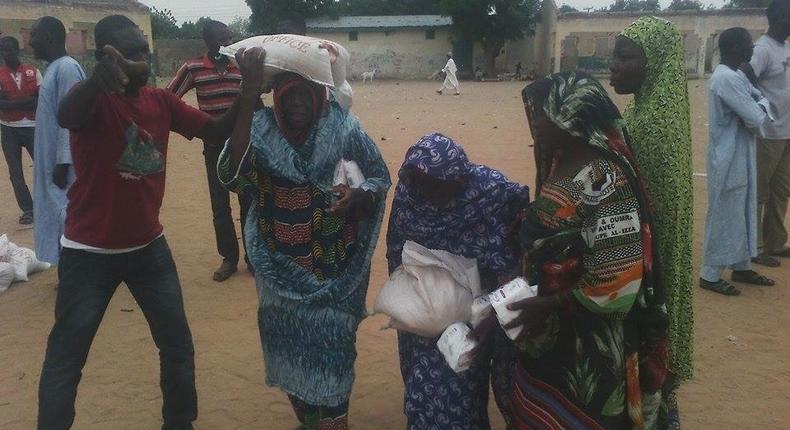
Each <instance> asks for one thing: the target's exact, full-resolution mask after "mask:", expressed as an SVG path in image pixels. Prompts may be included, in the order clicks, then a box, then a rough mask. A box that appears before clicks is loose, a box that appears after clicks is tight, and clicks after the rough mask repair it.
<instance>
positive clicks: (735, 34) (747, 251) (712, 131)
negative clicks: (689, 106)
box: [699, 27, 774, 296]
mask: <svg viewBox="0 0 790 430" xmlns="http://www.w3.org/2000/svg"><path fill="white" fill-rule="evenodd" d="M719 52H721V64H720V65H718V66H717V67H716V70H715V71H714V72H713V76H712V77H711V78H710V81H709V83H708V86H709V90H708V124H710V125H709V127H708V163H707V172H708V216H707V220H706V222H705V248H704V249H705V252H704V261H703V266H702V271H701V273H700V281H699V282H700V287H702V288H704V289H707V290H711V291H714V292H717V293H720V294H725V295H730V296H736V295H739V294H740V293H741V292H740V290H738V289H737V288H735V287H734V286H733V285H732V284H730V283H729V282H727V281H725V280H724V279H722V278H721V275H722V272H723V271H724V269H725V268H731V269H732V270H733V272H732V280H733V281H735V282H743V283H747V284H756V285H765V286H770V285H773V284H774V282H773V281H772V280H770V279H768V278H766V277H765V276H761V275H760V274H758V273H757V272H755V271H753V270H751V269H752V268H751V264H752V263H751V260H750V259H751V258H752V257H755V256H756V255H757V172H756V170H757V154H756V146H755V145H756V135H757V134H759V133H760V128H761V127H762V126H763V124H764V123H765V122H766V121H769V122H770V120H769V119H768V114H767V108H768V107H769V104H768V101H767V100H766V99H765V98H763V97H762V94H760V92H759V91H757V90H756V89H755V88H754V87H753V86H752V84H751V83H750V82H749V79H748V78H747V77H746V75H745V74H744V73H743V72H741V71H740V70H738V68H739V67H740V65H741V64H743V63H746V62H748V61H749V59H750V58H751V56H752V38H751V36H750V35H749V32H748V31H746V30H745V29H743V28H739V27H736V28H731V29H728V30H725V31H724V32H722V33H721V35H720V36H719ZM755 99H756V100H755ZM758 101H759V102H760V103H762V106H761V105H760V104H758Z"/></svg>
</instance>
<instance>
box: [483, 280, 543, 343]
mask: <svg viewBox="0 0 790 430" xmlns="http://www.w3.org/2000/svg"><path fill="white" fill-rule="evenodd" d="M537 295H538V286H537V285H529V284H527V281H526V280H525V279H524V278H516V279H514V280H512V281H510V282H508V283H507V284H505V285H504V286H502V287H501V288H500V289H498V290H496V291H494V292H493V293H491V294H490V295H489V299H490V300H491V306H493V308H494V311H496V316H497V319H498V320H499V324H500V325H501V326H503V327H504V326H506V325H507V324H509V323H510V322H511V321H513V320H514V319H516V317H518V316H519V315H521V312H522V311H511V310H510V309H508V308H507V307H508V305H510V304H512V303H515V302H518V301H521V300H524V299H529V298H531V297H536V296H537ZM522 329H523V327H513V328H511V329H509V330H505V333H507V337H509V338H510V339H511V340H516V338H517V337H518V335H519V334H520V333H521V330H522Z"/></svg>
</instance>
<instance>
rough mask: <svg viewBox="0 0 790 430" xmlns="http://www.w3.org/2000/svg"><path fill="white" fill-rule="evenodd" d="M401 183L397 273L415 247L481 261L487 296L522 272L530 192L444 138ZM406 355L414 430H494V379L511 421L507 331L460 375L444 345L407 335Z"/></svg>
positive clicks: (393, 260)
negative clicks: (521, 241)
mask: <svg viewBox="0 0 790 430" xmlns="http://www.w3.org/2000/svg"><path fill="white" fill-rule="evenodd" d="M399 179H400V180H399V183H398V186H397V188H396V191H395V198H394V201H393V204H392V211H391V214H390V221H389V229H388V231H387V262H388V263H389V270H390V272H392V271H394V270H395V269H396V268H397V267H398V266H400V264H401V253H402V251H403V244H404V243H405V242H406V241H407V240H411V241H414V242H417V243H419V244H420V245H422V246H425V247H427V248H430V249H441V250H444V251H448V252H452V253H454V254H458V255H462V256H464V257H466V258H475V259H476V260H477V264H478V267H479V268H480V277H481V280H482V282H483V289H484V290H491V289H493V288H495V287H496V286H497V285H499V284H500V283H501V282H502V281H503V280H504V279H506V278H507V277H508V275H509V274H510V273H512V272H513V271H514V269H516V266H517V260H518V258H517V252H516V250H515V249H514V248H513V247H512V246H511V240H510V238H509V236H510V233H511V228H510V227H511V225H512V224H513V222H514V220H515V219H516V217H517V216H518V214H519V212H520V210H521V209H522V208H523V207H524V206H526V204H527V203H528V202H529V188H528V187H526V186H522V185H519V184H517V183H514V182H511V181H509V180H508V179H507V178H506V177H505V176H504V175H503V174H502V173H500V172H499V171H497V170H494V169H491V168H488V167H486V166H481V165H477V164H473V163H471V162H470V161H469V159H468V158H467V156H466V153H465V152H464V150H463V148H462V147H461V146H460V145H458V144H456V143H455V142H453V140H452V139H450V138H449V137H446V136H443V135H441V134H439V133H433V134H429V135H427V136H424V137H423V138H422V139H420V141H419V142H417V143H416V144H415V145H413V146H412V147H411V148H409V150H408V152H407V153H406V159H405V161H404V162H403V166H402V167H401V169H400V173H399ZM499 341H501V342H499ZM494 343H496V344H497V345H496V347H494ZM398 347H399V352H400V363H401V374H402V376H403V381H404V384H405V395H404V402H405V404H404V410H405V413H406V416H407V419H408V424H407V428H410V429H411V428H415V429H418V428H419V429H422V428H432V429H439V430H442V429H470V430H471V429H481V430H485V429H489V428H490V426H489V422H488V412H487V409H488V383H489V378H492V382H491V383H492V385H493V386H494V394H495V397H497V403H499V406H500V410H502V412H503V414H504V415H505V416H506V418H508V416H509V414H508V413H507V409H508V407H507V405H506V404H504V403H502V402H503V401H506V400H507V395H506V392H507V387H509V376H508V374H509V368H510V367H511V366H510V365H511V364H512V363H513V362H512V360H513V357H514V354H513V350H512V347H511V346H510V343H509V342H506V338H505V337H504V334H503V333H500V332H499V330H498V331H497V334H496V335H495V336H490V337H489V341H488V342H487V344H486V345H485V346H484V348H483V351H482V353H481V356H480V357H479V359H478V362H477V364H476V365H474V366H473V367H472V368H471V369H470V370H469V371H466V372H462V373H460V374H456V373H455V372H453V371H452V369H450V367H449V366H447V364H446V363H445V361H444V358H443V357H442V354H441V353H440V352H439V350H438V349H437V347H436V339H428V338H424V337H420V336H417V335H415V334H411V333H407V332H399V333H398ZM492 355H494V356H493V360H492ZM492 367H493V371H492ZM500 368H501V371H500Z"/></svg>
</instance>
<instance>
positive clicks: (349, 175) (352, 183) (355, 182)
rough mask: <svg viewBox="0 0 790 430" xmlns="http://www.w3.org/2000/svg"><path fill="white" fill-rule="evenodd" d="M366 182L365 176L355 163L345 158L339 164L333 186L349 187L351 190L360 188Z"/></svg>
mask: <svg viewBox="0 0 790 430" xmlns="http://www.w3.org/2000/svg"><path fill="white" fill-rule="evenodd" d="M364 182H365V175H364V174H363V173H362V169H360V168H359V164H357V163H356V162H355V161H352V160H346V159H345V158H344V159H341V160H340V161H339V162H338V163H337V167H335V178H334V180H333V181H332V185H348V186H349V187H350V188H359V187H361V186H362V184H363V183H364Z"/></svg>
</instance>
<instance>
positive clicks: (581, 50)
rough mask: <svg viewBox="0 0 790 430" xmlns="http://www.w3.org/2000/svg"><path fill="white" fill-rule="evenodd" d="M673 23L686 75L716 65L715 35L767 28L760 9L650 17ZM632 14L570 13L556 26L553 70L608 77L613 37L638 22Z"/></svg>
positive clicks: (753, 33) (694, 73)
mask: <svg viewBox="0 0 790 430" xmlns="http://www.w3.org/2000/svg"><path fill="white" fill-rule="evenodd" d="M654 15H656V16H659V17H661V18H664V19H667V20H669V21H672V22H673V23H675V25H677V26H678V29H679V30H680V32H681V33H682V34H683V39H684V44H685V46H686V67H687V68H688V71H689V74H690V75H692V76H699V75H701V74H704V73H706V72H710V71H711V70H712V69H711V67H715V65H716V64H717V63H718V52H717V51H718V48H717V43H718V39H717V37H718V35H719V34H720V33H721V32H722V31H724V30H726V29H728V28H730V27H744V28H746V29H747V30H749V31H750V32H751V33H752V36H753V37H756V36H759V35H760V34H761V33H762V32H764V31H765V29H766V28H767V26H768V23H767V20H766V19H765V12H764V11H763V10H762V9H740V10H733V9H730V10H713V11H707V10H706V11H682V12H674V13H669V12H661V13H656V14H654ZM639 16H640V14H635V13H594V14H584V13H572V14H564V15H561V16H560V18H559V21H558V22H557V30H556V38H555V46H554V57H555V58H557V59H559V61H556V62H555V64H554V70H555V71H560V70H572V69H576V68H578V69H582V70H585V71H588V72H591V73H608V67H609V62H610V58H611V54H612V50H613V48H614V41H615V38H616V37H617V35H618V34H619V33H620V32H621V31H622V30H623V29H625V27H627V26H628V25H629V24H631V23H632V22H634V21H635V20H636V19H637V18H639Z"/></svg>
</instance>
